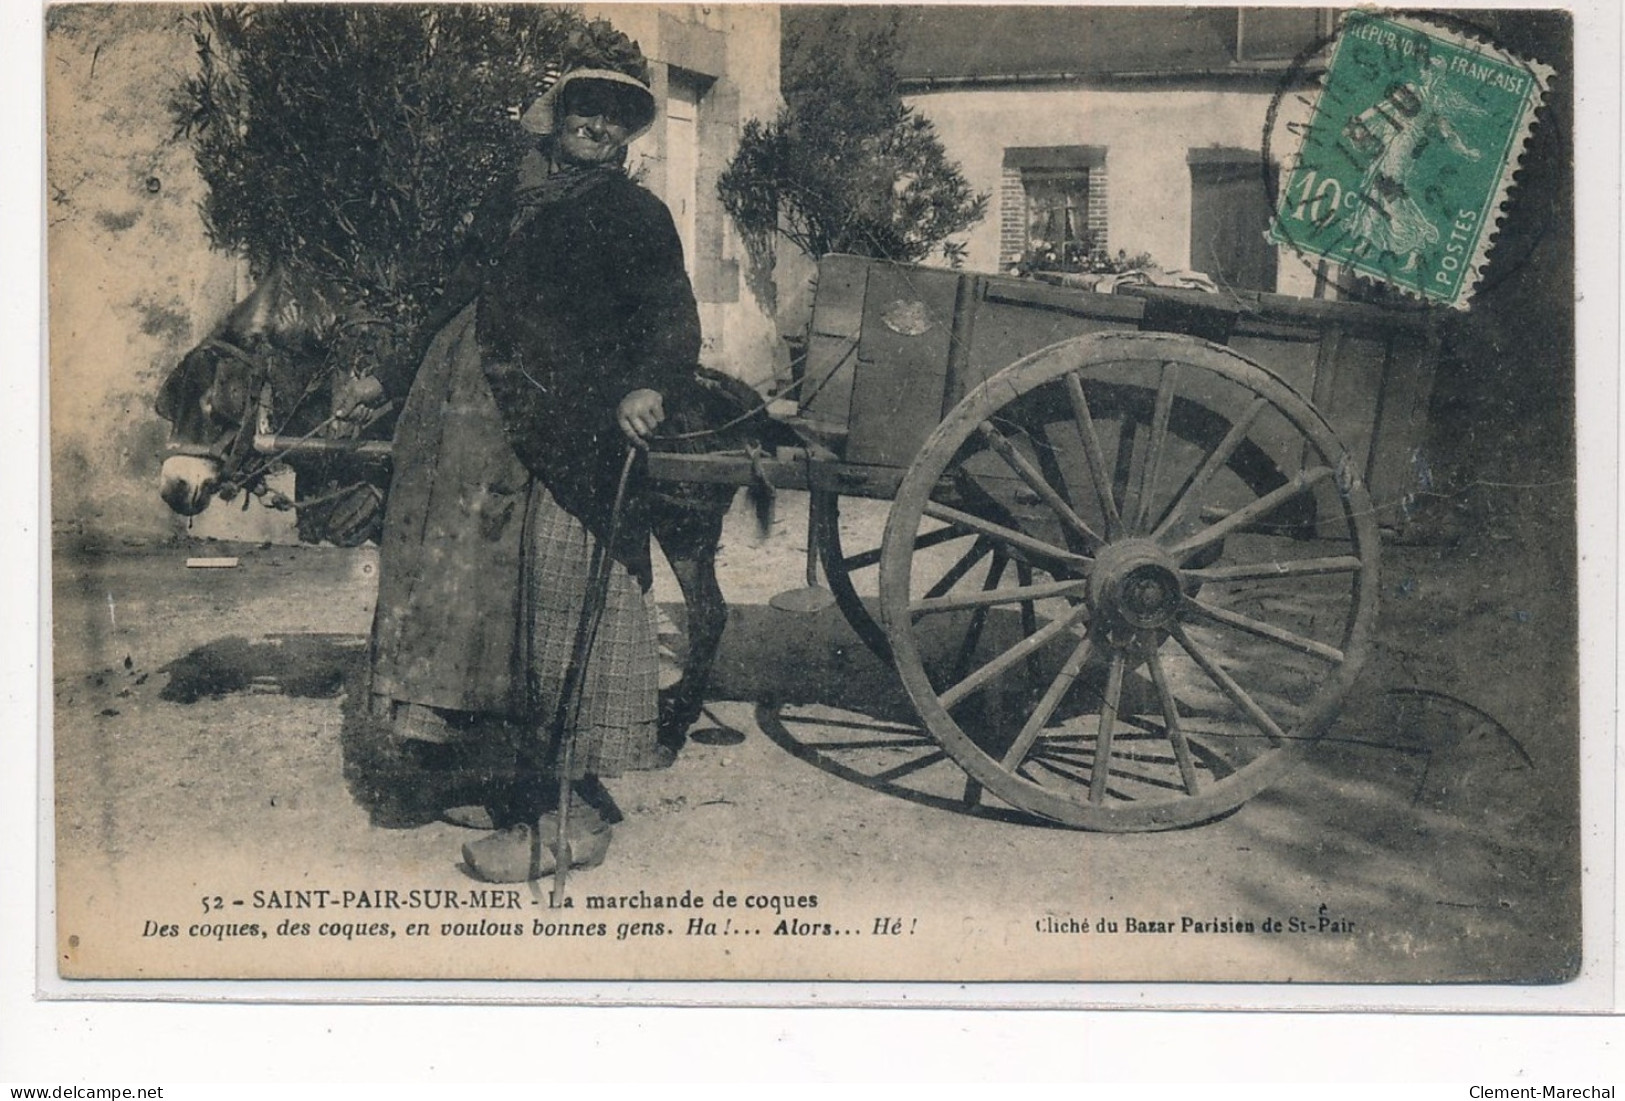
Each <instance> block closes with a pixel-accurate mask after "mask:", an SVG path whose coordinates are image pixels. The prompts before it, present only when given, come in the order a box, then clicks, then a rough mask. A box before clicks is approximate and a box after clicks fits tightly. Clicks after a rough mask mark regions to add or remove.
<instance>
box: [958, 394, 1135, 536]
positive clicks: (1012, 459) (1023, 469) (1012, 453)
mask: <svg viewBox="0 0 1625 1101" xmlns="http://www.w3.org/2000/svg"><path fill="white" fill-rule="evenodd" d="M978 431H979V432H980V433H981V435H982V438H983V439H984V440H986V441H987V442H988V446H990V447H992V448H993V450H994V451H996V452H998V454H999V458H1001V459H1003V460H1004V461H1005V464H1006V465H1007V466H1009V467H1010V469H1011V470H1013V471H1015V472H1016V474H1017V475H1019V476H1020V478H1021V480H1022V481H1024V482H1026V483H1027V486H1028V488H1030V489H1031V490H1032V491H1033V492H1034V493H1036V494H1038V496H1039V499H1040V500H1042V501H1043V502H1044V503H1045V504H1046V505H1048V506H1049V507H1050V509H1051V510H1052V511H1053V512H1054V513H1055V514H1056V515H1057V516H1059V517H1060V518H1061V522H1062V523H1064V524H1065V525H1066V526H1067V527H1069V528H1071V529H1072V530H1073V531H1074V532H1076V533H1077V534H1079V535H1081V536H1083V537H1084V538H1085V539H1086V540H1088V541H1089V544H1090V545H1091V546H1095V547H1098V546H1099V545H1100V544H1101V543H1104V542H1105V540H1104V539H1102V538H1101V537H1100V535H1099V534H1097V533H1096V532H1095V529H1094V528H1092V527H1090V526H1089V525H1088V524H1087V523H1086V522H1084V519H1083V517H1081V516H1079V515H1078V514H1077V512H1076V511H1074V510H1073V508H1072V506H1071V505H1070V504H1068V503H1067V502H1066V501H1065V500H1064V499H1063V498H1062V497H1061V495H1060V494H1059V493H1057V492H1056V490H1055V487H1054V486H1052V485H1050V484H1049V480H1048V479H1047V478H1045V477H1044V475H1043V474H1042V473H1040V472H1039V470H1038V468H1037V467H1035V466H1033V464H1032V463H1031V462H1030V461H1029V460H1028V458H1027V456H1025V455H1023V454H1022V453H1021V452H1020V451H1019V450H1018V449H1017V448H1016V445H1015V444H1013V443H1011V442H1010V440H1009V438H1008V437H1007V436H1005V434H1004V433H1003V432H1000V431H999V430H998V429H997V428H995V427H993V422H992V421H983V422H982V424H981V427H980V428H979V429H978Z"/></svg>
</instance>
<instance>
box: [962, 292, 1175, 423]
mask: <svg viewBox="0 0 1625 1101" xmlns="http://www.w3.org/2000/svg"><path fill="white" fill-rule="evenodd" d="M978 297H979V299H980V301H978V302H977V303H976V311H975V318H974V325H973V326H972V327H971V328H970V330H969V341H968V343H969V349H968V352H967V354H966V355H965V357H964V361H963V364H962V365H961V367H960V369H959V370H958V371H957V372H956V376H955V378H954V379H953V380H951V392H950V394H949V398H950V400H951V401H953V402H957V401H958V400H959V399H960V398H962V397H964V396H965V394H967V393H969V392H970V391H971V390H973V389H975V388H976V387H977V386H980V385H981V384H982V383H984V382H986V381H987V380H988V379H990V378H992V377H993V376H994V375H996V374H998V373H999V372H1000V371H1002V370H1004V369H1005V368H1006V367H1008V366H1010V364H1012V363H1014V362H1015V361H1016V360H1018V359H1021V358H1022V357H1024V356H1028V355H1031V354H1032V353H1033V352H1036V351H1038V350H1039V349H1040V348H1047V347H1049V346H1050V345H1051V344H1058V343H1060V342H1061V341H1063V340H1070V339H1071V338H1072V337H1075V336H1083V335H1084V334H1086V333H1097V332H1105V331H1108V330H1114V329H1136V328H1138V327H1139V324H1140V316H1141V314H1142V313H1143V312H1144V311H1145V303H1144V302H1142V301H1141V300H1139V299H1137V298H1129V297H1127V296H1124V295H1110V294H1094V293H1091V292H1089V291H1082V290H1073V289H1071V288H1065V287H1052V286H1048V285H1046V284H1044V283H1034V282H1030V281H1027V280H1021V279H1000V278H989V279H985V280H982V281H981V284H980V293H979V295H978Z"/></svg>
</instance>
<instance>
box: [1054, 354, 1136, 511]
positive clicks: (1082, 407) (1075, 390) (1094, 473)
mask: <svg viewBox="0 0 1625 1101" xmlns="http://www.w3.org/2000/svg"><path fill="white" fill-rule="evenodd" d="M1065 385H1066V396H1067V400H1068V401H1070V402H1071V403H1072V419H1073V420H1075V421H1077V423H1078V433H1079V434H1080V435H1081V436H1082V437H1083V458H1084V461H1085V462H1087V463H1088V464H1089V480H1090V481H1092V482H1094V483H1095V495H1096V496H1097V497H1098V498H1099V499H1100V511H1101V514H1102V515H1103V516H1105V517H1106V534H1107V535H1108V536H1114V535H1116V534H1117V529H1118V528H1119V527H1121V526H1122V518H1121V517H1120V516H1119V515H1118V513H1117V501H1116V499H1115V498H1113V496H1112V488H1111V487H1112V482H1111V477H1110V476H1109V475H1108V474H1107V473H1106V453H1105V452H1104V451H1103V450H1101V447H1100V433H1099V432H1098V431H1096V429H1095V418H1094V416H1093V415H1092V414H1091V413H1090V412H1089V399H1088V398H1086V397H1084V394H1083V383H1082V381H1080V380H1079V378H1078V376H1077V373H1076V372H1071V373H1068V374H1067V376H1066V380H1065Z"/></svg>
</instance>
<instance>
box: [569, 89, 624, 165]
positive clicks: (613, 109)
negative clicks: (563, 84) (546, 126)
mask: <svg viewBox="0 0 1625 1101" xmlns="http://www.w3.org/2000/svg"><path fill="white" fill-rule="evenodd" d="M564 92H565V94H564V96H563V102H562V103H560V105H559V120H558V127H557V133H556V134H555V135H554V143H553V149H554V155H555V156H556V158H557V159H558V160H559V161H561V162H563V163H565V164H579V165H594V164H608V163H612V162H614V161H616V160H618V159H619V158H620V155H621V150H623V149H625V148H626V141H627V135H629V134H630V133H631V127H630V126H628V125H627V123H626V121H625V119H624V113H625V112H624V110H623V109H622V107H621V106H620V104H619V101H618V97H617V96H616V95H615V93H614V91H613V89H612V88H607V87H605V86H604V85H603V84H600V83H597V82H593V81H582V82H579V83H577V84H572V85H570V87H568V88H566V89H565V90H564Z"/></svg>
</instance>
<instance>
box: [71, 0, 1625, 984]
mask: <svg viewBox="0 0 1625 1101" xmlns="http://www.w3.org/2000/svg"><path fill="white" fill-rule="evenodd" d="M1574 44H1575V20H1574V17H1573V16H1572V14H1571V13H1569V12H1568V11H1564V10H1529V9H1518V10H1514V9H1502V8H1494V9H1491V10H1488V11H1481V10H1475V11H1472V12H1467V11H1460V12H1443V13H1440V12H1431V11H1430V12H1427V13H1422V12H1419V11H1417V12H1408V11H1400V10H1393V11H1389V10H1383V11H1376V10H1373V9H1360V10H1358V11H1345V10H1341V9H1333V8H1318V7H1317V8H1310V7H1303V8H1283V7H1269V8H1253V7H1234V6H1231V7H1219V6H1200V7H1192V8H1175V7H1160V6H1159V7H1104V6H1095V5H1066V6H1040V7H1020V6H1018V7H1006V6H999V7H993V6H976V5H951V6H940V7H911V6H902V7H890V6H875V7H869V6H865V7H855V6H854V7H841V6H835V7H819V6H800V5H797V6H785V7H777V6H771V5H755V4H748V5H743V4H742V5H732V4H723V5H713V6H709V7H705V6H690V5H672V6H644V5H619V4H605V5H596V4H589V5H585V6H583V7H580V8H551V7H542V6H535V5H527V6H503V5H496V6H483V5H482V6H473V5H458V4H439V5H422V6H419V5H378V6H365V5H360V6H349V5H273V4H248V5H243V6H231V7H223V8H222V7H203V6H190V5H171V4H140V5H136V4H100V3H89V4H62V5H58V6H54V7H52V8H50V9H49V10H48V12H47V16H46V36H45V43H44V50H45V53H44V56H45V82H46V89H45V93H46V94H45V100H46V134H47V139H46V149H47V166H46V185H47V186H46V201H45V213H46V219H47V226H46V231H45V236H46V249H47V256H46V260H47V269H48V295H49V302H48V336H49V364H48V366H49V387H50V390H49V394H50V426H49V433H50V435H49V460H50V469H51V481H50V495H51V496H50V520H51V559H50V575H51V590H50V593H51V628H50V629H51V648H50V652H51V666H52V679H51V684H50V696H49V703H48V705H46V706H45V707H44V709H43V710H44V713H45V714H46V715H47V716H48V722H49V726H50V739H51V741H50V745H51V770H50V775H51V786H50V788H49V790H48V791H46V792H45V796H46V797H47V798H48V799H49V800H50V801H51V806H52V811H53V813H54V831H55V832H54V837H52V838H51V839H50V840H49V844H48V847H49V854H48V859H49V861H50V863H49V869H50V882H51V883H52V884H53V886H54V892H55V894H54V899H53V900H52V908H53V912H54V929H55V933H54V941H53V942H52V949H51V950H52V951H53V952H54V956H55V970H56V974H57V976H58V985H57V987H56V990H57V992H59V993H65V994H67V995H69V996H71V995H72V994H73V993H74V992H75V991H76V990H86V991H94V990H95V989H98V987H97V985H96V984H98V983H105V982H108V981H115V980H165V981H170V980H243V979H277V980H316V979H365V980H406V979H411V980H538V981H552V980H598V981H612V982H626V981H631V980H652V981H666V980H672V981H676V980H735V981H739V980H750V981H763V980H769V981H794V982H803V983H805V982H818V981H859V982H865V983H880V982H913V981H920V982H933V983H984V982H998V983H1036V982H1043V983H1068V984H1077V983H1091V982H1105V981H1115V982H1182V983H1208V982H1224V983H1281V984H1285V983H1316V984H1338V985H1339V987H1340V988H1347V989H1354V988H1356V987H1360V986H1366V985H1370V984H1400V985H1409V986H1414V987H1422V986H1425V985H1431V984H1492V985H1503V986H1505V985H1512V986H1516V987H1517V988H1518V995H1519V996H1520V997H1535V996H1536V992H1534V991H1533V990H1532V989H1530V988H1534V987H1555V988H1557V989H1558V990H1559V991H1561V990H1562V989H1563V988H1564V985H1563V984H1569V983H1572V982H1573V981H1574V980H1575V979H1576V977H1577V976H1579V975H1581V974H1582V972H1583V971H1584V970H1585V968H1587V967H1588V966H1591V965H1593V964H1594V963H1595V962H1596V961H1595V960H1593V959H1592V958H1590V957H1589V956H1588V955H1587V945H1589V944H1595V943H1598V941H1597V940H1596V939H1588V938H1595V937H1596V933H1597V930H1599V929H1604V930H1606V929H1610V928H1611V927H1612V925H1611V923H1612V920H1613V916H1612V914H1611V912H1599V911H1596V910H1594V909H1592V908H1590V907H1588V906H1585V905H1582V894H1583V888H1584V887H1585V885H1586V882H1587V880H1586V879H1585V878H1584V877H1583V876H1582V859H1581V858H1582V848H1581V847H1582V833H1583V831H1582V820H1583V819H1582V812H1583V811H1585V810H1586V807H1585V806H1584V805H1583V803H1582V790H1584V785H1583V783H1582V770H1581V761H1582V708H1581V700H1582V695H1581V678H1580V668H1581V666H1580V647H1581V642H1582V637H1581V630H1580V624H1581V621H1582V591H1581V584H1580V580H1579V579H1580V577H1581V559H1580V554H1579V550H1578V546H1577V539H1578V525H1577V515H1578V513H1577V493H1578V482H1577V477H1576V474H1577V459H1576V423H1577V388H1576V386H1577V384H1576V378H1577V374H1576V359H1577V356H1576V324H1575V302H1576V278H1575V271H1576V269H1575V244H1576V229H1577V222H1576V215H1575V207H1576V203H1575V183H1576V181H1575V177H1574V159H1575V147H1576V140H1577V127H1576V123H1575V113H1574V101H1575V81H1574V75H1575V74H1574V59H1573V55H1574ZM1612 277H1613V276H1610V278H1612ZM1616 291H1617V287H1615V288H1612V289H1610V288H1608V287H1601V288H1597V289H1596V293H1597V294H1598V295H1599V296H1600V298H1601V299H1602V300H1607V299H1609V298H1610V296H1611V295H1612V294H1613V292H1616ZM1609 630H1610V631H1611V627H1610V628H1609ZM1607 710H1608V709H1607V708H1606V707H1604V708H1603V712H1606V711H1607ZM1589 721H1590V722H1592V723H1593V724H1595V725H1596V729H1594V730H1591V731H1589V732H1586V737H1590V738H1596V737H1602V738H1604V739H1606V738H1608V737H1610V736H1611V731H1610V728H1609V726H1608V720H1607V716H1606V714H1603V713H1598V714H1591V715H1590V716H1589ZM1602 759H1603V760H1604V761H1605V762H1606V761H1607V760H1608V759H1609V758H1607V757H1606V756H1604V757H1603V758H1602ZM1598 870H1599V871H1600V870H1601V869H1598ZM1593 897H1594V896H1593ZM1600 940H1601V942H1602V943H1606V942H1608V941H1609V940H1610V938H1609V937H1607V936H1603V937H1602V938H1600ZM161 985H162V984H161V983H160V984H159V988H161ZM413 989H414V988H412V987H403V988H402V992H401V994H400V996H403V997H411V996H413V995H412V990H413ZM1561 1003H1562V998H1561V997H1559V998H1558V1000H1557V1002H1556V1003H1554V1004H1561Z"/></svg>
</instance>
